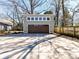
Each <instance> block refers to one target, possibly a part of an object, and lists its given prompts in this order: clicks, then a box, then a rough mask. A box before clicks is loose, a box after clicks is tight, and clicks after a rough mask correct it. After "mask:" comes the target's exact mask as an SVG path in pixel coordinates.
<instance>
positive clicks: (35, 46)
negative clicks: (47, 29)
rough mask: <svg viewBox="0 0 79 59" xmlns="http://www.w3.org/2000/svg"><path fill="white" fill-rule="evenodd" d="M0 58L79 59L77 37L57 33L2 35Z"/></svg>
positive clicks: (0, 38)
mask: <svg viewBox="0 0 79 59" xmlns="http://www.w3.org/2000/svg"><path fill="white" fill-rule="evenodd" d="M0 59H79V43H78V40H77V39H75V38H70V37H67V36H59V35H56V34H25V35H23V34H21V35H9V36H5V37H4V36H3V37H0Z"/></svg>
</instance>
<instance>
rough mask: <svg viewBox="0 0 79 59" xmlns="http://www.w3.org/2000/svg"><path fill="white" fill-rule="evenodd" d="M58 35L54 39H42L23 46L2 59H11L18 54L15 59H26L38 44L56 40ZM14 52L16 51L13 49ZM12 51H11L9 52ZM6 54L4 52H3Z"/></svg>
mask: <svg viewBox="0 0 79 59" xmlns="http://www.w3.org/2000/svg"><path fill="white" fill-rule="evenodd" d="M59 36H60V35H57V36H55V37H48V38H43V39H41V40H38V41H35V42H32V43H31V44H29V45H25V46H24V47H21V48H22V49H21V50H20V51H17V52H15V53H13V54H10V55H8V56H5V57H4V58H3V59H9V58H11V57H13V56H14V55H16V54H18V53H21V52H22V53H21V54H20V55H19V56H18V58H17V59H26V58H27V56H28V54H29V53H30V52H31V51H32V50H33V49H34V48H35V47H36V46H37V45H39V44H40V43H43V42H46V41H49V40H52V39H54V38H57V37H59ZM16 48H17V49H18V47H16ZM14 50H16V49H14ZM11 51H13V50H11ZM11 51H7V52H11ZM5 53H6V52H5Z"/></svg>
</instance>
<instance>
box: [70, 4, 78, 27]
mask: <svg viewBox="0 0 79 59" xmlns="http://www.w3.org/2000/svg"><path fill="white" fill-rule="evenodd" d="M70 11H71V12H72V26H73V25H74V24H73V23H74V16H75V14H76V13H79V4H77V5H76V6H75V7H74V8H71V9H70Z"/></svg>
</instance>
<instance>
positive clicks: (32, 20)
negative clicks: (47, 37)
mask: <svg viewBox="0 0 79 59" xmlns="http://www.w3.org/2000/svg"><path fill="white" fill-rule="evenodd" d="M25 17H26V19H24V21H23V31H24V32H25V33H53V32H54V16H53V15H52V14H45V15H38V14H29V15H26V16H25Z"/></svg>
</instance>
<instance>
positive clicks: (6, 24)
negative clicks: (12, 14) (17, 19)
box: [0, 19, 12, 31]
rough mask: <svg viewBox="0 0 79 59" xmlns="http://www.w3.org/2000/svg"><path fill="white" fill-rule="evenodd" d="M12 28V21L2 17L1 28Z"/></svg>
mask: <svg viewBox="0 0 79 59" xmlns="http://www.w3.org/2000/svg"><path fill="white" fill-rule="evenodd" d="M11 29H12V22H10V21H8V20H4V19H1V20H0V30H5V31H7V30H11Z"/></svg>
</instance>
